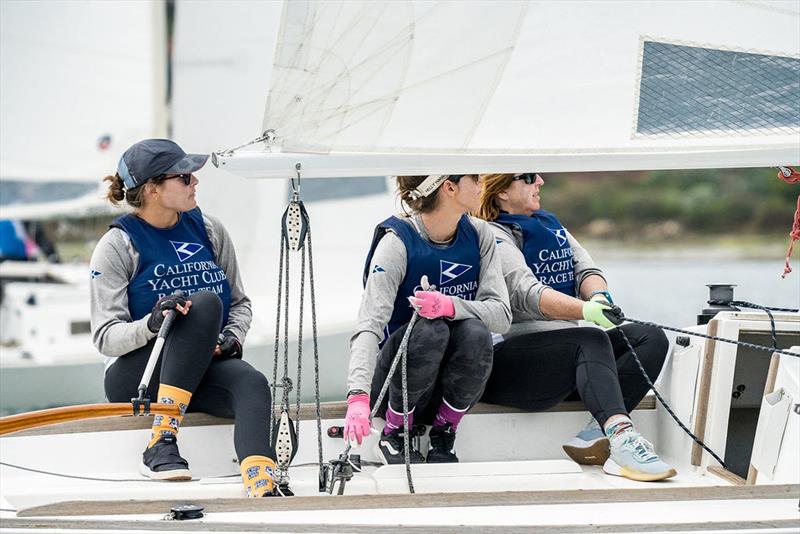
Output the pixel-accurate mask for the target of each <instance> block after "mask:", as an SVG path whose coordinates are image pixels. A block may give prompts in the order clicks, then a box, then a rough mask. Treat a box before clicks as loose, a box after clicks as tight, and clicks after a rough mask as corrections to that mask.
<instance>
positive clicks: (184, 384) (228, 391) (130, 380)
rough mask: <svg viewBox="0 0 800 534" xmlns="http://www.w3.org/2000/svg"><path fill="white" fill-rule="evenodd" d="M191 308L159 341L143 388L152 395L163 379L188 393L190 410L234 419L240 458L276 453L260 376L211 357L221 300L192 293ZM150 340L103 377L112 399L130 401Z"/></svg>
mask: <svg viewBox="0 0 800 534" xmlns="http://www.w3.org/2000/svg"><path fill="white" fill-rule="evenodd" d="M191 301H192V307H191V310H190V311H189V314H188V315H186V316H182V315H179V316H178V317H177V318H176V320H175V323H174V324H173V327H172V330H171V331H170V333H169V335H168V336H167V340H166V343H164V350H163V351H162V353H161V358H159V361H158V363H157V364H156V367H155V371H154V372H153V377H152V378H151V379H150V384H149V385H148V387H147V393H148V396H149V397H150V399H151V400H155V398H156V395H157V394H158V385H159V383H161V382H163V383H165V384H169V385H170V386H175V387H178V388H181V389H183V390H186V391H189V392H191V393H192V399H191V402H190V403H189V408H188V410H187V411H189V412H206V413H209V414H211V415H216V416H218V417H228V418H231V417H232V418H234V431H233V442H234V446H235V448H236V456H237V457H238V458H239V461H242V460H244V459H245V458H247V457H248V456H252V455H260V456H267V457H269V458H275V451H274V450H273V449H272V446H271V445H270V443H269V438H268V436H269V420H270V417H269V406H270V403H271V398H272V397H271V395H270V390H269V383H268V382H267V379H266V377H264V375H263V374H262V373H261V372H259V371H257V370H256V369H254V368H253V367H252V366H251V365H250V364H249V363H247V362H245V361H243V360H239V359H235V358H228V359H224V360H219V359H212V356H213V353H214V349H215V347H216V344H217V334H218V332H219V330H220V322H221V320H222V303H221V302H220V300H219V297H217V296H216V295H215V294H214V293H211V292H208V291H200V292H198V293H195V294H193V295H192V296H191ZM154 344H155V339H153V340H151V341H150V342H149V343H148V344H147V345H145V346H144V347H141V348H138V349H136V350H134V351H132V352H129V353H128V354H125V355H124V356H121V357H119V358H117V360H116V361H115V362H114V363H113V364H112V365H111V366H110V367H109V368H108V370H107V371H106V376H105V390H106V397H107V398H108V400H109V401H111V402H130V400H131V398H133V397H136V396H137V395H138V392H137V388H138V387H139V382H140V380H141V379H142V373H143V372H144V368H145V366H146V365H147V360H148V358H149V357H150V351H151V350H152V349H153V345H154Z"/></svg>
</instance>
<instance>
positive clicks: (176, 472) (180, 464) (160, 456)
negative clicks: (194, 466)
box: [139, 434, 192, 481]
mask: <svg viewBox="0 0 800 534" xmlns="http://www.w3.org/2000/svg"><path fill="white" fill-rule="evenodd" d="M139 472H140V473H141V474H143V475H144V476H146V477H148V478H151V479H153V480H173V481H174V480H191V479H192V472H191V471H189V462H187V461H186V460H185V459H184V458H183V457H182V456H181V454H180V452H178V440H177V439H176V438H175V436H174V435H172V434H164V435H162V436H161V437H160V438H159V440H158V441H156V442H155V443H154V444H153V446H152V447H150V448H149V449H145V451H144V453H142V463H141V464H140V465H139Z"/></svg>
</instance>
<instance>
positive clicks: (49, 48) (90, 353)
mask: <svg viewBox="0 0 800 534" xmlns="http://www.w3.org/2000/svg"><path fill="white" fill-rule="evenodd" d="M163 7H164V5H163V3H162V2H159V1H147V2H145V1H127V2H60V1H42V2H3V3H2V4H0V65H2V76H0V114H2V120H0V187H3V188H4V193H3V197H4V198H3V199H2V203H0V218H4V219H22V220H26V221H30V220H34V221H45V220H53V219H57V218H76V219H77V218H82V217H88V216H98V215H108V214H111V213H113V210H112V209H111V207H110V205H109V203H108V202H107V201H105V199H104V191H103V190H102V189H103V187H102V186H101V183H100V180H101V178H102V177H103V176H106V175H107V174H109V173H110V172H113V170H114V169H115V168H116V164H117V160H118V158H119V154H120V152H121V151H122V150H124V149H125V148H126V147H128V146H129V145H131V144H132V143H134V142H136V141H138V140H139V139H142V138H145V137H154V136H159V135H160V136H163V135H165V134H166V125H167V116H166V108H165V105H166V97H165V95H166V52H165V51H166V31H165V28H166V26H165V24H166V22H165V19H166V12H165V11H164V9H163ZM119 21H124V24H120V23H119ZM12 188H13V191H22V192H23V193H24V195H22V194H19V195H14V194H11V191H12ZM23 197H24V198H23ZM120 213H122V212H121V211H120ZM89 279H90V269H89V266H88V265H87V264H85V263H84V264H77V265H75V264H55V263H44V262H42V263H39V262H36V263H18V262H3V263H1V264H0V284H2V286H3V298H2V306H0V323H1V324H2V334H1V335H0V339H1V340H0V377H1V380H0V413H3V414H7V413H15V412H18V411H21V410H29V409H32V408H44V407H49V406H54V405H63V404H76V403H85V402H100V401H102V400H103V398H104V395H103V389H102V369H103V364H102V356H101V355H100V354H99V353H98V352H97V350H96V349H95V348H94V346H93V345H92V342H91V336H90V334H89V305H88V283H89ZM32 384H35V385H36V387H31V385H32Z"/></svg>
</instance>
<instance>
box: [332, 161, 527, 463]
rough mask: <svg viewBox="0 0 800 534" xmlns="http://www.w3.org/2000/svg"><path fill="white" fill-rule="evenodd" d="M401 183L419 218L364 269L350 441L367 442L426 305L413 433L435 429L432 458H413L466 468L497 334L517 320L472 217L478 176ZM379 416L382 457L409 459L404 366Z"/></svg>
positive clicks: (485, 235)
mask: <svg viewBox="0 0 800 534" xmlns="http://www.w3.org/2000/svg"><path fill="white" fill-rule="evenodd" d="M397 185H398V194H399V196H400V199H401V202H403V203H404V204H405V206H408V207H409V208H410V210H411V213H410V214H408V213H407V214H406V216H400V217H389V218H388V219H386V220H385V221H383V222H382V223H380V224H379V225H378V226H377V228H376V230H375V235H374V237H373V240H372V245H371V247H370V250H369V254H368V256H367V261H366V264H365V266H364V294H363V296H362V298H361V308H360V310H359V314H358V321H357V325H356V331H355V334H354V335H353V337H352V338H351V342H350V368H349V375H348V381H347V382H348V384H347V385H348V388H349V392H348V398H347V404H348V408H347V416H346V421H345V429H344V433H345V438H346V439H348V440H350V441H351V442H352V441H357V442H358V443H361V441H362V439H363V437H364V436H365V435H367V434H369V433H370V429H371V427H370V420H369V415H370V406H374V405H375V403H376V402H377V397H378V394H379V393H380V391H381V388H382V386H383V384H384V382H385V380H386V377H387V376H388V375H389V369H390V366H391V363H392V360H393V359H394V357H395V355H396V353H397V350H398V348H399V346H400V343H401V340H402V339H403V335H404V334H405V331H406V328H407V326H408V323H409V321H410V320H411V316H412V313H413V312H414V309H416V310H417V312H418V313H419V315H420V318H419V319H418V320H417V321H416V322H415V324H414V327H413V330H412V333H411V334H410V337H409V341H408V353H407V354H408V364H407V385H408V388H407V389H408V397H407V401H408V409H409V413H408V428H410V429H413V428H414V422H417V423H425V424H432V425H433V426H432V428H431V430H430V447H429V450H428V454H427V458H424V457H423V456H422V454H421V453H420V452H419V451H409V455H410V457H411V461H412V462H423V461H427V462H428V463H444V462H457V461H458V457H457V456H456V454H455V448H454V443H455V437H456V430H457V428H458V425H459V422H460V421H461V418H462V417H463V416H464V414H465V413H466V412H467V411H468V410H469V409H470V408H471V407H472V406H473V405H474V404H475V403H476V402H477V401H478V399H479V398H480V395H481V393H482V392H483V389H484V387H485V385H486V380H487V379H488V377H489V372H490V370H491V367H492V341H491V334H490V331H495V332H505V331H506V330H507V329H508V327H509V325H510V322H511V310H510V309H509V307H508V294H507V291H506V286H505V284H504V283H503V276H502V273H501V271H500V263H499V262H498V261H497V256H496V253H495V242H494V235H493V234H492V230H491V228H490V227H489V225H488V224H486V223H485V222H484V221H481V220H479V219H475V218H472V217H468V216H467V213H469V212H473V211H475V210H477V208H478V202H479V195H480V186H479V185H478V177H477V176H476V175H467V176H448V175H432V176H400V177H398V178H397ZM404 209H405V208H404ZM429 282H430V284H429ZM434 286H435V287H434ZM412 307H413V308H412ZM377 413H378V415H381V416H383V417H384V419H385V420H386V425H385V426H384V429H383V432H382V433H381V436H380V439H379V440H378V456H379V457H380V458H381V459H382V460H383V462H384V463H387V464H398V463H403V462H404V461H405V447H404V439H403V438H404V435H403V433H404V431H405V427H404V424H403V388H402V375H401V370H400V367H398V368H397V370H396V372H395V373H394V375H393V376H392V379H391V381H390V384H389V389H388V393H387V394H386V396H385V397H384V398H383V399H382V403H381V406H380V408H379V410H378V412H377Z"/></svg>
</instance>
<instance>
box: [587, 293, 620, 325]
mask: <svg viewBox="0 0 800 534" xmlns="http://www.w3.org/2000/svg"><path fill="white" fill-rule="evenodd" d="M623 317H624V316H623V315H622V310H621V309H620V308H619V306H612V305H609V304H606V302H605V299H596V300H590V301H587V302H584V303H583V318H584V320H586V321H589V322H592V323H594V324H596V325H597V326H600V327H602V328H614V327H615V326H618V325H620V324H622V321H623V319H622V318H623Z"/></svg>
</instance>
